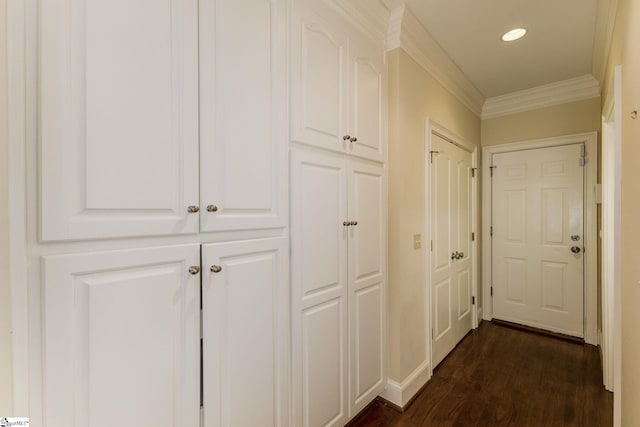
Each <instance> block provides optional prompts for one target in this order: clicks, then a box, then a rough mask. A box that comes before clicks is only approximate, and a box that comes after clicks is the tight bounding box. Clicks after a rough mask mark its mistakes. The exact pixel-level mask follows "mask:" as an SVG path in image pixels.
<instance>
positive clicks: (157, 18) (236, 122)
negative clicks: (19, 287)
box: [26, 0, 290, 427]
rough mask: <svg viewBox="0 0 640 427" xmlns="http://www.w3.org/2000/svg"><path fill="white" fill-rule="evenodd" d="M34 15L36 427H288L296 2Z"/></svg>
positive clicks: (79, 7) (120, 2) (120, 4)
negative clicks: (290, 69)
mask: <svg viewBox="0 0 640 427" xmlns="http://www.w3.org/2000/svg"><path fill="white" fill-rule="evenodd" d="M27 3H28V6H27V9H28V10H29V11H30V13H29V15H28V19H27V29H28V31H29V32H30V34H32V35H33V36H32V40H35V44H34V45H33V46H31V45H30V46H29V47H28V50H27V55H26V57H27V60H28V61H29V63H28V67H32V68H33V69H35V70H37V72H35V73H32V74H29V76H31V75H33V76H37V77H34V78H33V80H31V81H28V82H27V83H28V85H30V86H29V87H30V88H32V89H29V90H28V91H27V93H28V94H31V93H35V95H33V96H32V97H31V98H27V99H28V100H29V102H30V103H32V104H31V105H33V106H34V108H33V111H37V114H35V113H34V115H33V119H34V120H35V121H36V122H37V125H36V132H35V134H37V138H34V139H33V140H32V141H29V142H28V144H30V145H28V148H27V153H29V158H28V159H27V164H28V177H29V178H28V180H27V182H28V183H29V184H28V190H29V196H28V205H27V211H28V212H29V214H28V230H27V235H28V242H27V252H28V253H27V255H28V259H29V262H28V264H29V265H30V267H29V271H28V277H29V319H30V326H29V330H30V332H29V333H30V342H31V343H32V345H31V346H30V349H29V351H30V360H31V361H30V372H29V374H30V399H29V400H30V402H29V412H30V414H29V415H30V417H31V422H32V423H33V424H34V425H42V426H46V427H58V426H64V427H98V426H100V427H101V426H107V425H111V424H112V423H113V422H114V421H113V420H114V419H115V420H119V421H118V422H124V423H125V424H127V425H142V426H145V425H148V426H150V425H153V426H161V427H170V426H171V427H192V426H193V427H195V426H199V425H201V422H202V425H204V426H206V427H214V426H243V425H246V426H249V425H274V426H275V425H278V426H286V425H289V412H290V407H289V389H290V387H289V383H290V375H289V365H290V363H289V359H290V358H289V353H290V343H289V328H290V321H289V313H290V303H289V294H290V288H289V243H288V184H287V180H288V166H287V165H288V163H287V141H288V139H289V138H288V132H289V130H288V122H289V119H288V100H287V92H288V89H287V88H288V81H287V35H286V28H287V1H286V0H270V1H266V0H167V1H162V2H160V1H156V0H135V1H131V0H109V1H104V0H100V1H89V0H27ZM30 37H31V36H30ZM31 90H32V91H33V92H32V91H31ZM36 139H37V140H36ZM30 212H37V215H31V214H30ZM40 343H41V344H40Z"/></svg>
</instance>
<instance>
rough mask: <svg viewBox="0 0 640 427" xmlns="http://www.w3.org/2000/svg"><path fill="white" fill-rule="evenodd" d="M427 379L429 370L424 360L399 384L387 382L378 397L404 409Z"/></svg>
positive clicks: (429, 373)
mask: <svg viewBox="0 0 640 427" xmlns="http://www.w3.org/2000/svg"><path fill="white" fill-rule="evenodd" d="M429 378H431V369H429V362H428V361H427V360H425V361H424V362H422V363H421V364H420V366H418V367H417V368H416V369H415V370H414V371H413V372H412V373H411V374H410V375H409V376H408V377H407V378H405V379H404V380H403V381H402V382H401V383H398V382H396V381H393V380H391V379H389V380H387V385H386V387H385V388H384V390H382V393H380V397H382V398H383V399H385V400H387V401H389V402H391V403H393V404H394V405H396V406H398V407H399V408H404V407H405V405H406V404H407V403H409V402H410V401H411V399H412V398H413V397H414V396H415V395H416V393H418V392H419V391H420V389H421V388H422V387H423V386H424V385H425V384H426V383H427V381H429Z"/></svg>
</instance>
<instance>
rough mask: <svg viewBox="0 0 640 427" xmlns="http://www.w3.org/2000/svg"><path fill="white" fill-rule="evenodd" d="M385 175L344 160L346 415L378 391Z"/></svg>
mask: <svg viewBox="0 0 640 427" xmlns="http://www.w3.org/2000/svg"><path fill="white" fill-rule="evenodd" d="M386 206H387V204H386V175H385V171H384V169H383V168H382V167H381V166H371V165H370V164H367V163H364V162H360V161H355V160H351V161H349V206H348V210H349V220H350V223H351V224H352V225H350V226H349V227H348V229H349V230H348V233H349V330H350V333H349V339H350V342H349V345H350V354H351V361H350V378H351V387H350V390H351V396H350V404H351V411H350V416H353V415H356V414H357V413H358V412H359V411H360V410H362V409H363V408H364V407H365V406H366V405H367V404H369V403H370V402H371V401H372V400H373V399H374V398H375V397H376V396H377V395H378V393H379V392H380V391H381V390H382V389H383V388H384V385H385V381H384V335H385V304H384V300H385V280H386V224H387V222H386V209H387V208H386Z"/></svg>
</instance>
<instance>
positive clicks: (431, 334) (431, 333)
mask: <svg viewBox="0 0 640 427" xmlns="http://www.w3.org/2000/svg"><path fill="white" fill-rule="evenodd" d="M431 339H432V340H433V328H431Z"/></svg>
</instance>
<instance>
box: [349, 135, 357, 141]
mask: <svg viewBox="0 0 640 427" xmlns="http://www.w3.org/2000/svg"><path fill="white" fill-rule="evenodd" d="M357 140H358V138H356V137H355V136H352V137H351V138H349V141H351V142H356V141H357Z"/></svg>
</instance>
